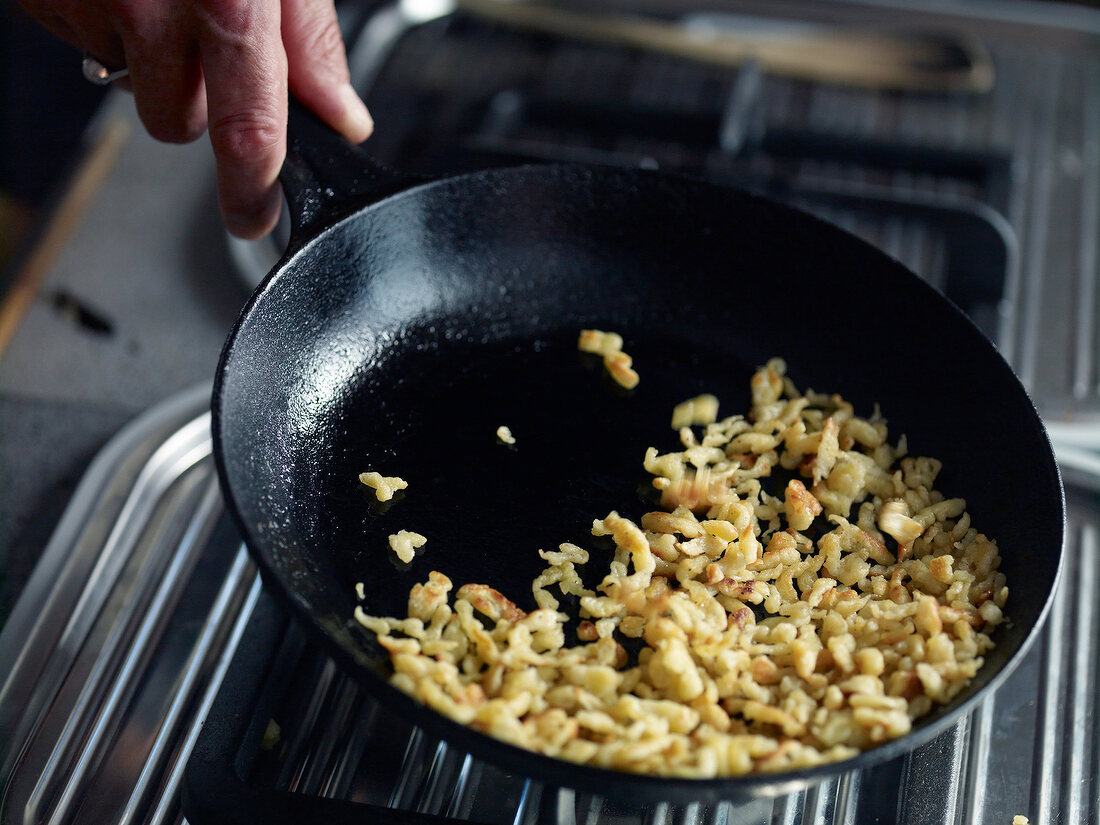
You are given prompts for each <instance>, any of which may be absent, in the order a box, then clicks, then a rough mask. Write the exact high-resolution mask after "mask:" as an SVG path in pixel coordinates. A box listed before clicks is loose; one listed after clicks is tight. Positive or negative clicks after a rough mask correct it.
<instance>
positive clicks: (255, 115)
mask: <svg viewBox="0 0 1100 825" xmlns="http://www.w3.org/2000/svg"><path fill="white" fill-rule="evenodd" d="M284 129H285V127H284V126H283V124H282V123H281V122H280V121H279V119H278V118H276V117H275V116H274V115H273V114H272V113H270V112H266V111H261V110H258V109H253V110H248V111H243V112H236V113H233V114H230V115H225V116H223V117H220V118H218V119H217V120H214V121H211V123H210V142H211V144H213V146H214V152H215V154H217V155H218V156H219V157H220V158H223V159H225V160H229V161H231V162H237V163H254V162H256V161H257V160H259V159H261V158H264V157H266V156H268V155H270V154H271V153H272V152H274V151H276V150H278V148H279V146H280V145H281V143H282V139H283V133H284Z"/></svg>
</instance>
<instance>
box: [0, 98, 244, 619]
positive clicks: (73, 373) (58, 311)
mask: <svg viewBox="0 0 1100 825" xmlns="http://www.w3.org/2000/svg"><path fill="white" fill-rule="evenodd" d="M120 124H124V125H125V127H127V128H125V133H126V137H125V141H124V143H123V144H122V147H121V151H120V152H119V153H118V156H117V159H116V160H115V163H114V166H113V168H112V169H111V171H110V173H109V174H108V176H107V177H106V179H105V181H104V183H103V186H102V187H101V188H100V189H99V190H98V191H97V192H96V194H95V196H94V199H93V200H92V202H91V205H90V207H89V209H88V210H87V211H86V212H85V213H84V214H83V215H82V217H81V219H80V220H79V222H78V223H77V224H76V226H75V228H74V232H73V234H72V235H71V237H69V238H68V239H66V240H65V242H64V243H63V245H62V246H61V248H60V249H59V250H57V253H56V257H55V258H54V259H53V261H52V264H51V265H50V267H49V269H48V271H47V273H46V276H45V278H44V281H43V283H42V286H41V289H40V290H39V292H38V296H37V298H36V300H35V301H34V303H33V304H32V305H31V307H30V309H29V310H28V312H27V313H26V315H25V316H24V318H23V320H22V323H21V324H20V326H19V328H18V330H17V331H16V333H15V335H14V337H13V338H12V340H11V341H10V343H9V345H8V346H7V348H6V349H5V350H4V352H3V353H2V356H0V621H2V618H3V616H5V615H6V614H7V611H8V609H9V608H10V605H11V602H12V601H13V600H14V597H15V595H16V593H18V591H19V590H20V589H21V586H22V583H23V581H24V580H25V577H26V575H27V573H28V572H29V569H30V567H31V566H32V564H33V562H34V560H35V559H36V558H37V556H38V554H39V553H40V552H41V549H42V548H43V547H44V546H45V543H46V540H47V539H48V537H49V535H50V532H51V531H52V529H53V526H54V525H55V524H56V522H57V520H58V518H59V516H60V514H61V512H62V511H63V509H64V507H65V504H66V503H67V501H68V499H69V496H70V495H71V492H72V490H73V488H74V487H75V485H76V482H77V481H78V480H79V478H80V475H81V474H82V472H83V470H84V468H85V467H86V466H87V463H88V462H89V461H90V459H91V458H92V456H93V455H94V454H95V453H96V451H97V450H98V449H99V448H100V447H101V446H102V445H103V444H104V443H105V441H106V440H107V439H108V438H109V437H110V436H111V435H112V434H113V433H114V432H115V431H116V430H117V429H118V428H119V427H120V426H122V424H124V423H125V422H126V421H128V420H130V419H131V418H133V417H134V416H136V415H137V414H138V413H140V412H141V411H142V410H145V409H146V408H148V407H149V406H150V405H152V404H154V403H155V402H157V401H159V400H161V399H164V398H166V397H168V396H170V395H172V394H174V393H176V392H178V391H180V390H182V389H184V388H187V387H190V386H193V385H195V384H196V383H200V382H209V381H211V380H212V378H213V374H214V369H215V367H216V365H217V359H218V353H219V351H220V348H221V344H222V341H223V340H224V338H225V336H226V334H227V333H228V331H229V328H230V326H231V325H232V323H233V320H234V318H235V317H236V315H237V312H238V310H239V309H240V307H241V306H242V305H243V303H244V301H245V300H246V298H247V296H248V290H247V288H246V287H245V285H244V283H243V281H242V280H241V279H240V277H239V276H238V275H237V273H236V271H235V270H234V269H233V266H232V265H231V263H230V261H229V257H228V253H227V250H226V238H225V235H224V232H223V230H222V229H221V224H220V218H219V216H218V213H217V207H216V201H215V195H214V171H213V160H212V156H211V153H210V149H209V145H208V144H207V142H206V140H205V138H204V139H202V140H199V141H197V142H195V143H193V144H190V145H187V146H172V145H166V144H161V143H157V142H156V141H154V140H152V139H151V138H150V137H148V135H146V134H145V132H144V130H143V129H142V127H141V124H140V122H139V120H138V119H137V116H136V112H135V110H134V104H133V99H132V98H131V97H130V96H129V95H127V94H124V93H121V92H120V93H115V94H113V95H112V96H111V97H110V98H108V100H107V102H106V104H105V105H104V107H103V109H102V111H101V113H100V114H99V115H98V116H97V119H96V120H95V121H94V122H93V124H92V126H91V128H90V129H89V133H88V136H87V143H88V145H89V146H92V145H94V144H95V143H96V140H97V137H98V136H99V135H100V134H102V133H103V132H104V131H105V130H106V129H107V128H108V127H110V128H114V129H116V130H117V129H118V127H119V125H120ZM58 295H61V296H64V299H63V300H61V301H59V300H58V299H57V298H56V296H58ZM74 304H76V305H79V306H81V307H83V308H85V309H86V310H88V311H89V312H91V313H93V314H94V315H95V316H96V317H97V318H99V319H101V320H102V321H105V322H106V325H107V326H109V327H110V331H103V329H102V328H97V327H98V326H99V325H92V326H89V325H86V324H82V323H80V321H79V319H78V318H77V313H74V312H72V311H71V307H72V306H73V305H74ZM66 306H67V307H69V308H70V309H66Z"/></svg>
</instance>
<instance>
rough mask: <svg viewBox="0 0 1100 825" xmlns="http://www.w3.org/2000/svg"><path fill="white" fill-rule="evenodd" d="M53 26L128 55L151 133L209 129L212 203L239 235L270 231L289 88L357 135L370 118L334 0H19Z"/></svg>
mask: <svg viewBox="0 0 1100 825" xmlns="http://www.w3.org/2000/svg"><path fill="white" fill-rule="evenodd" d="M20 2H21V3H22V4H23V6H24V7H25V8H26V9H27V11H28V12H29V13H30V14H31V15H32V16H34V17H35V18H36V19H37V20H38V21H39V22H41V23H42V24H43V25H45V26H46V27H47V28H48V29H50V30H51V31H52V32H53V33H54V34H56V35H58V36H60V37H61V38H63V39H64V40H67V41H68V42H69V43H71V44H73V45H74V46H76V47H77V48H78V49H81V50H84V51H85V52H86V53H87V54H88V55H90V56H92V57H95V58H96V59H97V60H99V61H100V62H102V63H103V64H104V65H105V66H107V67H109V68H111V69H117V68H120V67H123V66H125V67H126V68H128V69H129V75H128V76H127V77H126V78H125V79H123V80H121V81H118V82H119V84H120V85H123V86H125V87H127V88H129V89H131V90H132V91H133V93H134V99H135V102H136V103H137V110H138V115H139V116H140V117H141V120H142V122H143V123H144V125H145V128H146V129H147V130H148V131H149V133H150V134H151V135H152V136H153V137H155V138H157V139H158V140H163V141H169V142H174V143H182V142H188V141H192V140H195V139H196V138H198V137H199V136H200V135H202V134H203V132H204V131H207V130H209V133H210V144H211V146H212V147H213V150H214V157H215V160H216V163H217V170H218V203H219V206H220V207H221V211H222V215H223V216H224V218H225V222H226V225H227V227H228V228H229V230H230V231H231V232H232V233H233V234H235V235H238V236H240V237H243V238H257V237H260V236H261V235H264V234H265V233H267V232H269V231H270V230H271V228H272V227H273V226H274V225H275V221H276V220H277V219H278V216H279V208H280V203H281V195H280V189H279V185H278V180H277V176H278V174H279V169H280V168H281V167H282V163H283V158H284V156H285V154H286V119H287V93H288V89H289V91H290V93H292V94H294V95H295V97H297V98H298V99H299V100H300V101H301V102H302V103H303V104H304V105H305V106H307V107H308V108H310V109H312V110H313V111H314V112H315V113H316V114H317V115H318V116H319V117H320V118H321V119H322V120H323V121H325V122H326V123H328V124H329V125H330V126H332V127H333V128H334V129H336V130H337V131H338V132H340V133H341V134H343V135H344V136H345V137H346V138H347V139H348V140H350V141H352V142H353V143H359V142H361V141H363V140H366V139H367V137H369V136H370V133H371V131H372V130H373V128H374V124H373V122H372V120H371V117H370V114H369V113H368V112H367V109H366V106H364V105H363V102H362V101H361V100H360V99H359V97H358V95H357V94H356V93H355V91H354V90H353V89H352V87H351V85H350V83H349V82H348V65H347V57H346V55H345V52H344V43H343V40H342V38H341V35H340V29H339V27H338V26H337V22H336V11H335V8H334V5H333V0H20Z"/></svg>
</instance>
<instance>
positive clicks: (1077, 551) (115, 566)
mask: <svg viewBox="0 0 1100 825" xmlns="http://www.w3.org/2000/svg"><path fill="white" fill-rule="evenodd" d="M826 5H828V6H830V8H831V7H833V6H836V9H833V12H835V13H836V14H837V15H839V16H841V17H843V16H845V15H847V16H848V18H849V19H851V20H862V21H865V22H875V21H878V22H882V21H887V20H889V21H897V20H898V19H901V18H905V19H909V18H908V17H906V15H907V14H909V13H907V12H903V11H902V10H901V9H900V8H898V7H896V6H895V5H889V6H884V7H882V8H878V7H862V6H861V7H858V8H857V7H851V8H848V7H847V6H845V5H844V4H840V3H836V4H826ZM791 8H794V5H793V4H792V6H791ZM800 8H804V7H801V6H800ZM815 8H816V7H815ZM843 9H848V11H847V12H845V11H843ZM814 13H815V14H821V13H822V12H820V11H815V12H814ZM945 20H946V21H947V22H948V23H951V22H952V20H951V19H948V18H938V22H939V23H940V24H941V25H942V24H944V22H945ZM954 24H957V25H960V26H962V25H967V26H970V27H972V28H974V29H975V30H976V31H979V32H980V33H981V34H982V36H983V40H984V41H985V43H986V45H987V46H988V47H989V50H990V52H991V54H992V55H993V57H994V61H995V63H996V67H997V81H996V84H995V86H994V87H993V89H992V91H991V92H989V93H988V94H986V95H983V96H974V95H967V94H952V95H930V94H927V93H899V92H890V93H884V92H878V91H870V90H861V89H851V88H843V87H839V86H824V85H817V84H811V83H807V82H804V81H797V80H792V79H787V78H780V77H776V76H772V75H768V74H764V73H762V72H761V71H759V69H758V68H756V67H754V66H752V65H746V66H742V67H740V68H739V69H731V68H722V67H716V66H713V65H706V64H702V63H695V62H691V61H687V60H682V59H676V58H672V57H661V56H656V55H652V54H643V53H641V52H638V51H634V50H630V49H624V48H618V47H610V46H597V45H591V44H580V43H570V42H565V41H562V40H559V39H556V38H553V37H548V36H546V35H537V34H530V33H524V32H519V31H516V30H513V29H510V28H507V27H505V26H502V25H499V24H493V23H489V22H485V21H483V20H477V19H473V18H468V17H463V16H460V15H450V16H447V17H441V18H437V19H433V20H430V21H428V22H419V23H413V22H410V21H408V20H402V19H401V18H400V15H399V14H398V10H397V9H396V8H394V7H388V6H387V7H385V8H383V9H382V10H381V11H380V12H378V13H377V14H375V15H373V16H371V17H370V18H369V19H368V20H367V22H366V26H365V29H364V34H363V36H362V38H361V39H360V42H359V43H358V45H357V46H356V47H355V48H353V49H352V52H351V58H352V65H353V72H355V73H356V79H357V85H358V86H359V88H360V89H361V90H362V91H364V93H365V96H366V98H367V101H368V103H369V105H370V107H371V109H372V111H373V112H374V114H375V116H376V119H377V121H378V124H379V130H378V133H377V134H376V136H375V137H373V138H372V139H371V142H370V144H369V147H370V151H371V152H372V154H374V155H376V156H377V157H378V158H379V159H380V160H382V161H384V162H387V163H389V164H391V165H393V166H395V167H397V168H401V169H404V170H408V171H411V172H421V173H426V174H439V173H444V172H454V171H462V170H468V169H476V168H482V167H486V166H498V165H505V164H514V163H516V162H544V161H584V162H596V163H607V164H614V165H626V166H639V165H641V166H651V167H659V168H662V169H667V170H671V171H675V172H680V173H684V174H689V175H695V176H702V177H706V178H709V179H711V180H713V181H716V182H719V183H728V184H731V185H738V186H742V187H748V188H751V189H754V190H757V191H761V192H764V193H766V194H768V195H770V196H772V197H775V198H779V199H782V200H784V201H787V202H789V203H792V204H795V205H798V206H801V207H803V208H806V209H808V210H810V211H813V212H815V213H817V214H819V215H821V216H823V217H825V218H826V219H829V220H831V221H833V222H835V223H838V224H840V225H841V226H843V227H845V228H847V229H849V230H850V231H852V232H854V233H856V234H858V235H860V236H862V237H864V238H865V239H867V240H869V241H870V242H872V243H874V244H876V245H877V246H879V247H880V248H883V249H884V250H886V251H887V252H888V253H890V254H892V255H893V256H894V257H896V258H898V259H899V260H901V261H902V262H903V263H905V264H906V265H908V266H909V267H910V268H912V269H913V270H914V271H916V272H917V273H918V274H920V275H921V276H922V277H924V278H925V279H927V280H928V281H930V282H931V283H933V284H934V285H936V286H937V287H939V288H940V289H942V290H943V291H944V292H945V293H946V294H947V295H948V296H949V297H950V298H952V299H953V300H954V301H955V302H956V303H958V304H959V305H960V306H961V307H962V308H964V309H965V310H966V311H967V313H968V314H969V315H970V316H971V318H972V319H973V320H974V321H975V323H976V324H977V325H978V326H979V327H980V328H981V329H982V330H983V331H984V332H985V333H986V334H987V335H989V336H990V337H991V338H992V339H993V340H994V341H995V342H996V343H997V345H998V347H999V348H1000V349H1001V351H1002V352H1003V353H1004V354H1005V356H1006V358H1008V359H1009V361H1010V363H1012V365H1013V367H1014V368H1015V369H1016V370H1017V372H1018V373H1019V375H1020V376H1021V379H1022V380H1023V382H1024V384H1025V385H1026V386H1027V387H1028V389H1029V391H1030V392H1031V393H1032V395H1033V397H1034V398H1036V401H1037V403H1038V405H1039V407H1040V409H1041V410H1042V412H1043V414H1044V415H1045V416H1047V417H1048V418H1054V417H1065V416H1066V415H1067V410H1068V411H1070V412H1073V413H1074V414H1077V413H1081V414H1082V415H1093V416H1095V415H1096V414H1098V413H1100V392H1098V389H1097V386H1098V383H1100V382H1098V380H1097V378H1098V377H1097V366H1096V364H1097V362H1096V357H1095V353H1096V352H1097V351H1100V343H1098V340H1097V328H1098V325H1097V324H1096V315H1097V311H1096V297H1095V295H1096V293H1095V285H1094V283H1093V281H1094V274H1095V270H1096V266H1097V257H1098V256H1097V233H1096V231H1095V229H1096V227H1097V226H1098V225H1100V217H1098V216H1100V160H1098V158H1100V148H1098V147H1100V116H1097V112H1096V107H1092V109H1091V110H1085V109H1084V107H1083V104H1082V103H1081V101H1086V100H1092V101H1095V100H1097V99H1100V50H1097V49H1096V48H1095V42H1096V41H1095V39H1093V40H1089V41H1088V43H1090V44H1091V46H1088V45H1086V46H1082V45H1081V43H1082V42H1084V41H1085V40H1087V38H1086V37H1085V35H1084V34H1080V35H1078V33H1075V32H1071V31H1069V30H1057V31H1055V30H1051V31H1052V32H1053V33H1051V32H1047V31H1045V30H1041V29H1042V27H1040V26H1038V25H1036V26H1028V25H1024V24H1021V23H1011V22H1009V21H1006V20H995V19H992V18H991V19H988V20H985V21H977V22H975V21H973V20H969V21H967V20H963V19H962V18H960V19H959V20H958V21H954ZM1067 147H1077V148H1075V149H1072V150H1071V148H1067ZM1090 147H1091V148H1090ZM1078 149H1079V151H1078ZM232 249H233V250H234V255H235V258H236V259H237V262H238V263H239V264H240V265H241V266H242V268H243V269H244V272H243V274H244V277H246V278H247V279H248V280H250V281H251V282H253V283H255V282H258V280H259V279H260V278H262V276H263V274H264V273H265V272H266V269H267V268H268V267H269V266H270V265H271V264H272V263H274V260H275V258H277V256H278V254H279V253H278V250H277V249H275V247H274V246H272V245H269V247H263V248H261V247H260V246H258V245H244V244H243V243H240V242H237V243H234V244H233V246H232ZM1040 299H1042V300H1040ZM930 334H934V331H932V332H931V333H930ZM1067 353H1069V355H1068V356H1067ZM209 398H210V388H209V387H206V386H203V387H197V388H195V389H194V390H192V391H189V392H187V393H184V394H182V395H180V396H177V397H175V398H173V399H171V400H169V401H168V402H166V403H164V404H162V405H161V406H159V407H157V408H154V409H153V410H151V411H149V412H148V413H146V414H145V415H144V416H143V417H142V418H140V419H138V420H137V421H135V422H134V423H133V424H131V425H130V426H129V427H127V428H126V429H125V430H124V431H123V432H121V433H120V434H119V435H118V436H116V438H115V439H114V440H113V441H112V442H111V443H110V444H109V445H108V446H107V447H106V448H105V449H104V451H103V452H102V453H101V454H100V455H99V457H98V458H97V459H96V461H95V462H94V464H93V465H92V466H91V467H90V468H89V470H88V472H87V474H86V476H85V479H84V481H83V482H82V484H81V486H80V487H79V489H78V490H77V492H76V494H75V496H74V498H73V500H72V501H71V503H70V505H69V508H68V510H67V511H66V515H65V517H64V519H63V520H62V521H61V523H60V524H59V525H58V526H57V529H56V531H55V533H54V535H53V538H52V540H51V542H50V544H49V545H48V547H47V548H46V550H45V551H44V553H43V555H42V558H41V562H40V563H39V565H38V567H37V568H36V571H35V573H34V576H33V577H32V579H31V580H30V582H29V583H28V585H27V586H26V588H25V590H24V592H23V595H22V598H21V599H20V601H19V602H18V603H17V605H16V607H15V610H14V611H13V613H12V615H11V617H10V619H9V621H8V623H7V625H5V627H4V628H3V632H2V633H0V822H2V823H5V825H7V824H8V823H11V825H15V824H16V823H28V825H29V823H46V822H48V823H57V825H64V823H131V824H133V825H136V824H137V823H157V825H160V823H178V822H182V821H187V822H190V823H192V825H204V824H205V825H209V823H246V822H256V823H261V822H262V823H264V825H272V824H273V823H289V822H295V823H306V822H325V823H329V822H332V823H343V822H353V821H354V822H357V823H359V822H382V823H386V822H394V823H397V822H401V823H408V822H413V823H416V822H422V823H428V822H432V823H441V822H448V821H459V822H477V823H485V825H495V824H496V823H500V824H501V825H504V823H510V824H512V825H535V823H554V825H725V824H726V823H729V824H730V825H732V823H738V824H739V825H740V823H745V824H746V825H757V824H758V825H794V824H795V823H811V822H812V823H821V825H830V823H848V825H869V824H870V823H878V822H883V823H887V822H897V823H906V825H917V824H918V823H920V825H962V823H978V824H979V825H987V824H988V825H1008V823H1011V822H1012V821H1013V817H1014V816H1015V815H1026V816H1029V817H1030V820H1031V822H1065V823H1077V822H1085V821H1096V820H1097V817H1098V816H1100V781H1098V777H1100V763H1098V759H1100V757H1098V755H1097V743H1098V742H1100V712H1098V708H1097V705H1098V703H1100V696H1098V695H1097V691H1096V688H1095V685H1096V684H1097V683H1098V679H1100V614H1098V612H1097V608H1096V600H1095V593H1096V592H1097V591H1098V590H1100V570H1098V566H1097V554H1098V552H1100V506H1098V503H1097V499H1096V497H1095V495H1094V494H1088V493H1086V492H1084V491H1082V490H1077V489H1070V490H1069V492H1068V494H1067V499H1068V502H1067V503H1068V505H1069V508H1068V510H1069V523H1068V526H1067V547H1066V553H1065V569H1064V571H1063V576H1062V579H1061V583H1060V585H1059V592H1058V594H1057V595H1056V596H1055V600H1054V605H1053V610H1052V612H1051V614H1050V616H1049V619H1048V620H1047V625H1046V627H1045V628H1044V632H1043V634H1042V635H1041V636H1040V638H1039V640H1038V643H1037V644H1036V645H1035V646H1034V649H1032V650H1031V652H1030V653H1029V654H1028V656H1027V657H1026V658H1025V659H1024V660H1023V662H1022V663H1021V664H1020V666H1019V667H1018V668H1017V669H1016V670H1015V671H1014V672H1013V673H1012V674H1011V675H1010V676H1009V678H1008V679H1007V680H1006V681H1005V682H1004V683H1003V684H1002V685H1001V686H1000V687H999V688H998V689H997V690H996V691H995V692H994V693H992V694H991V695H989V696H988V698H986V699H985V700H984V701H983V702H982V703H981V704H979V705H977V706H976V707H975V708H974V709H973V710H972V711H971V712H970V713H969V714H968V715H966V716H964V717H963V718H962V719H961V721H960V722H958V723H957V724H956V725H954V726H953V727H952V728H950V729H949V730H947V731H946V732H945V733H944V734H942V735H941V736H940V737H938V738H937V739H935V740H933V741H932V742H930V743H929V744H927V745H925V746H922V747H920V748H918V749H917V750H915V751H913V752H912V753H910V754H908V755H906V756H904V757H900V758H897V759H894V760H891V761H888V762H886V763H883V764H880V765H877V766H873V767H871V768H868V769H864V770H857V771H852V772H849V773H845V774H841V775H839V776H837V777H836V778H834V779H830V780H827V781H825V782H822V783H821V784H819V785H815V786H812V787H810V788H808V789H805V790H800V791H797V792H794V793H791V794H789V795H786V796H780V797H776V798H774V799H772V798H766V799H757V800H749V801H744V800H724V801H718V802H713V803H711V802H708V803H702V802H700V803H697V804H691V805H671V804H664V805H655V806H641V805H631V804H629V803H624V802H623V801H621V800H609V799H604V798H602V797H600V796H598V795H594V794H591V793H582V792H577V791H574V790H571V789H563V788H557V787H551V786H548V785H545V784H543V783H542V782H540V781H539V780H538V778H537V777H525V776H519V775H515V774H512V773H509V772H507V771H505V770H502V769H501V768H499V767H496V766H493V765H489V764H486V763H482V762H481V761H479V760H477V759H474V758H473V757H471V756H470V755H468V754H464V753H460V752H457V751H456V750H455V749H453V748H451V747H449V746H448V745H447V744H446V743H444V742H440V741H437V740H434V739H432V738H431V737H429V736H428V735H427V734H425V733H424V732H423V731H421V730H419V729H417V728H415V727H413V726H411V725H410V724H408V723H406V722H404V721H403V720H402V719H401V718H399V717H396V716H394V715H392V714H391V713H389V712H388V711H387V709H386V708H384V707H381V706H379V705H378V704H376V703H375V701H374V700H373V699H371V698H370V697H369V696H368V695H366V694H365V693H364V692H363V691H362V689H361V688H360V687H359V686H358V685H357V684H356V683H355V682H353V681H352V680H350V679H349V678H347V677H346V676H344V675H343V674H342V673H341V671H340V670H339V669H338V668H337V667H336V666H335V665H334V664H333V662H332V661H331V660H329V659H328V658H327V657H325V656H324V655H323V654H321V653H320V652H319V651H318V650H317V649H316V648H315V647H314V646H313V645H312V644H311V643H310V642H309V640H308V639H307V638H306V635H305V632H304V631H303V630H302V629H300V628H299V627H298V626H297V625H296V624H295V622H294V621H293V620H292V619H291V618H290V617H289V616H288V615H287V614H286V613H285V612H284V610H283V609H282V608H281V606H280V605H279V604H278V603H277V602H276V601H275V600H274V597H273V596H272V595H271V594H269V593H268V592H267V591H265V590H264V588H263V587H262V585H261V583H260V580H259V576H258V574H257V572H256V569H255V567H254V566H253V564H252V562H251V560H250V558H249V556H248V554H247V552H246V551H245V549H244V548H243V547H242V545H241V543H240V538H239V536H238V534H237V533H236V531H235V529H234V527H233V526H232V524H231V521H230V518H229V516H228V514H227V513H226V512H225V510H224V506H223V503H222V500H221V496H220V493H219V490H218V485H217V478H216V472H215V469H214V463H213V459H212V456H211V443H210V435H209V414H208V409H209Z"/></svg>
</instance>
